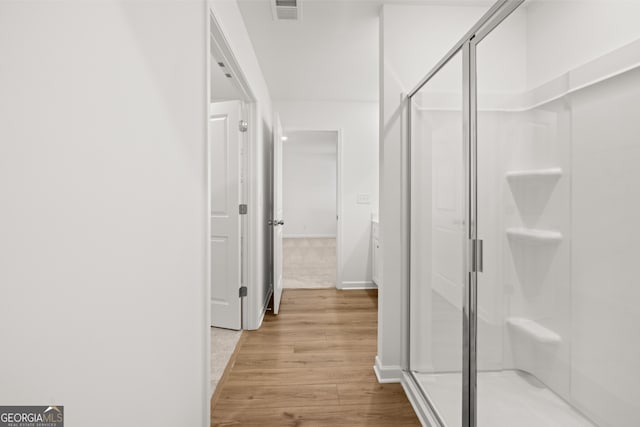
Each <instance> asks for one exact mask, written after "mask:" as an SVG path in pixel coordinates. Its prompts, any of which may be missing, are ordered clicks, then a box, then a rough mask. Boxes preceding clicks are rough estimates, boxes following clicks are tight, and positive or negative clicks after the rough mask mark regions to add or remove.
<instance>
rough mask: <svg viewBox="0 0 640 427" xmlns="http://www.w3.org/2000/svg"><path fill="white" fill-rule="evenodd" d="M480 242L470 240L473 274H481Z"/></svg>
mask: <svg viewBox="0 0 640 427" xmlns="http://www.w3.org/2000/svg"><path fill="white" fill-rule="evenodd" d="M482 264H483V254H482V240H480V239H472V240H471V271H472V272H473V273H482V267H483V265H482Z"/></svg>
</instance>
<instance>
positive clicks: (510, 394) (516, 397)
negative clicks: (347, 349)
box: [414, 371, 596, 427]
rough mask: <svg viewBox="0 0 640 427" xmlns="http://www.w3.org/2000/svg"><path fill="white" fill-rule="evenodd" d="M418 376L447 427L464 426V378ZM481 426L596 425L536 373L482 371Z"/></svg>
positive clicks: (456, 375)
mask: <svg viewBox="0 0 640 427" xmlns="http://www.w3.org/2000/svg"><path fill="white" fill-rule="evenodd" d="M414 376H415V378H416V380H417V381H418V383H419V384H420V386H421V387H422V389H423V390H424V391H425V392H426V394H427V395H428V396H429V399H430V400H431V402H432V403H433V405H434V406H435V407H436V409H437V411H438V413H439V415H440V417H441V418H442V420H443V421H444V422H445V423H446V426H447V427H459V426H460V425H461V419H460V418H461V417H460V411H461V409H460V408H461V407H462V402H461V399H462V397H461V395H462V390H461V384H462V378H461V375H460V374H458V373H445V374H421V373H415V372H414ZM478 425H479V426H481V427H514V426H517V427H542V426H544V427H594V426H595V425H596V424H594V423H592V422H591V421H589V420H588V419H587V418H585V416H584V415H582V414H581V413H580V412H578V411H577V410H575V409H574V408H573V407H571V406H570V405H569V404H568V403H567V402H565V401H564V400H562V399H561V398H560V397H559V396H558V395H556V394H555V393H554V392H552V391H551V390H549V389H548V388H547V387H546V386H545V385H544V384H542V383H541V382H540V381H539V380H537V379H536V378H535V377H534V376H533V375H530V374H527V373H524V372H521V371H500V372H481V373H479V374H478Z"/></svg>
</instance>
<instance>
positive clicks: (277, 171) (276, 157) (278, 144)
mask: <svg viewBox="0 0 640 427" xmlns="http://www.w3.org/2000/svg"><path fill="white" fill-rule="evenodd" d="M273 129H274V131H273V215H272V218H273V222H272V224H271V225H272V226H273V312H274V313H275V314H278V311H280V299H281V298H282V228H283V225H284V220H283V215H282V136H283V132H282V124H281V123H280V117H279V116H278V115H277V114H276V115H275V117H274V121H273Z"/></svg>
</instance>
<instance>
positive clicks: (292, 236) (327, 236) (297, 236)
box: [282, 234, 338, 239]
mask: <svg viewBox="0 0 640 427" xmlns="http://www.w3.org/2000/svg"><path fill="white" fill-rule="evenodd" d="M337 237H338V236H337V235H336V234H285V235H283V236H282V238H284V239H337Z"/></svg>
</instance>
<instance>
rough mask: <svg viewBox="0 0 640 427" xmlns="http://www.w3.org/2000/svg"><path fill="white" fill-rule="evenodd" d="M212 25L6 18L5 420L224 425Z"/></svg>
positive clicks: (162, 18) (157, 9)
mask: <svg viewBox="0 0 640 427" xmlns="http://www.w3.org/2000/svg"><path fill="white" fill-rule="evenodd" d="M206 25H207V21H206V5H205V3H204V1H185V2H157V3H153V4H151V3H149V2H115V1H102V2H91V3H86V2H83V1H65V2H48V1H30V2H20V1H13V2H1V3H0V52H2V54H1V55H0V58H1V59H0V63H1V65H0V92H1V93H2V96H1V97H0V115H1V116H2V122H3V125H2V126H0V141H2V142H1V143H0V200H1V201H2V202H1V203H2V208H1V209H0V236H1V238H0V283H1V284H2V285H1V286H0V325H2V326H1V327H0V341H1V342H2V343H3V344H2V347H3V351H2V354H0V378H2V386H1V387H0V401H1V402H2V404H3V405H12V404H13V405H24V404H33V405H49V404H58V405H64V406H65V409H66V411H65V414H66V416H67V420H66V421H67V423H66V425H68V426H70V427H74V426H89V425H90V426H96V427H100V426H105V427H106V426H112V425H114V418H113V416H116V417H117V422H116V423H117V424H118V425H122V426H140V425H155V426H167V427H169V426H177V425H185V426H186V425H189V426H205V425H209V417H208V408H209V402H208V397H209V396H208V387H209V385H208V366H207V361H208V357H207V352H208V350H209V349H208V340H207V338H206V337H207V336H208V334H209V332H208V325H207V323H208V314H207V313H208V310H207V309H206V307H207V301H208V295H207V286H206V285H207V280H206V254H207V249H206V248H207V221H208V218H207V210H208V209H207V176H206V165H207V160H206V159H207V156H206V147H207V138H206V129H207V127H206V123H207V86H206V79H207V73H206V59H207V47H206V42H207V33H206ZM105 408H107V412H105ZM108 408H111V409H108ZM98 414H101V415H98ZM104 414H110V415H111V414H112V416H110V415H107V416H104Z"/></svg>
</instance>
